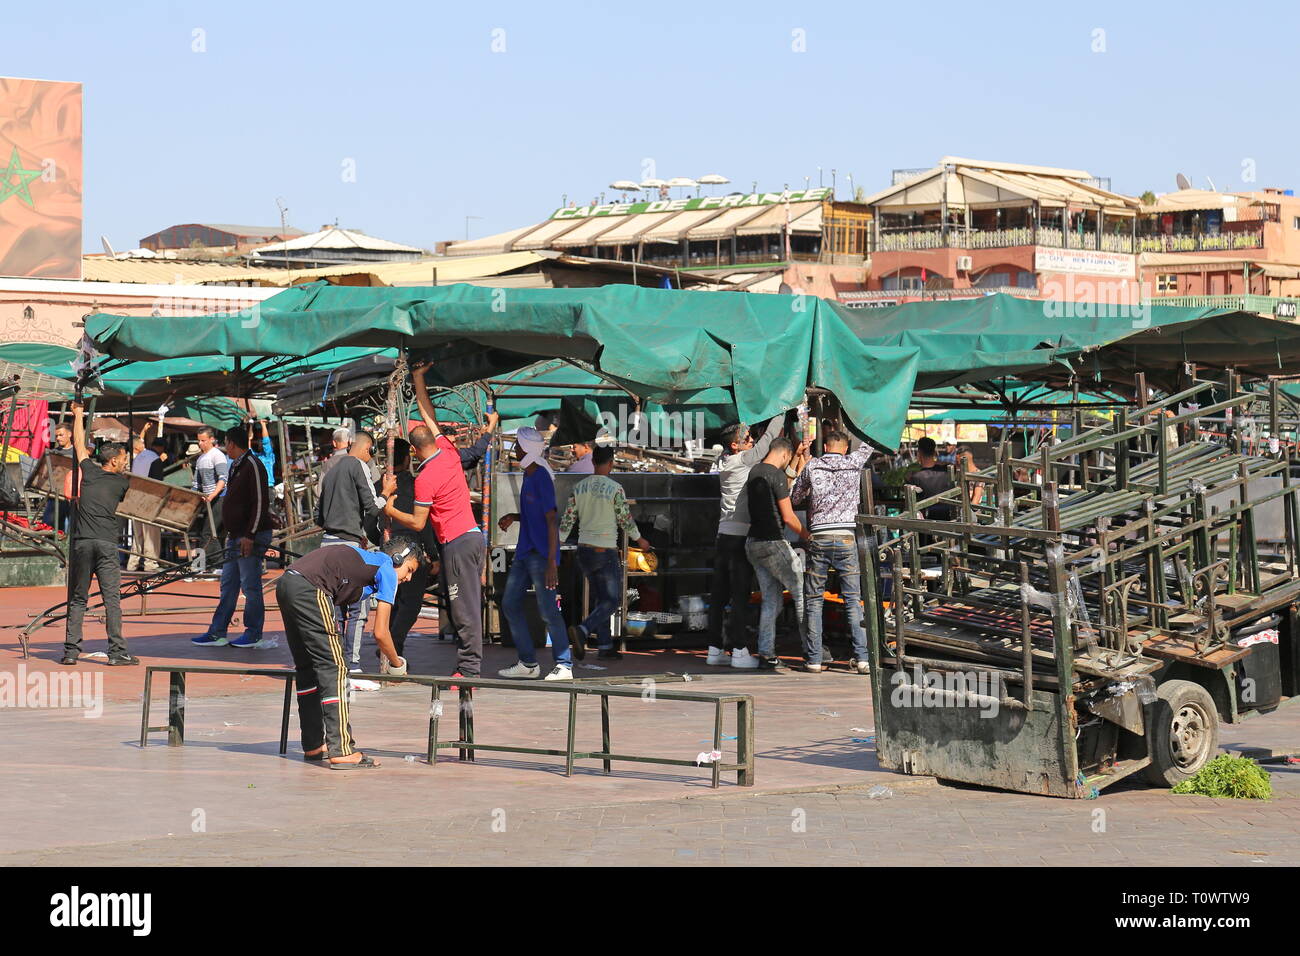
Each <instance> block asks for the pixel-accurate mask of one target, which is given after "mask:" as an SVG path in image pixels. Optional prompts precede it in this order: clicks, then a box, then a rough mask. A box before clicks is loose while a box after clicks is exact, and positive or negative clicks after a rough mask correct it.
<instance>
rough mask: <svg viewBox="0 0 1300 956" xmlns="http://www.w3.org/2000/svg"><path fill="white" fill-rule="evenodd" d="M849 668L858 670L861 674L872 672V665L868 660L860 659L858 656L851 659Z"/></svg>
mask: <svg viewBox="0 0 1300 956" xmlns="http://www.w3.org/2000/svg"><path fill="white" fill-rule="evenodd" d="M849 668H850V669H851V670H855V671H857V672H858V673H859V674H870V673H871V665H870V664H868V663H867V662H866V661H860V660H858V659H857V658H856V657H855V658H854V659H853V660H851V661H849Z"/></svg>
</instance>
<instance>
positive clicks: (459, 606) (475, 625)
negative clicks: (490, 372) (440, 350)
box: [383, 363, 487, 677]
mask: <svg viewBox="0 0 1300 956" xmlns="http://www.w3.org/2000/svg"><path fill="white" fill-rule="evenodd" d="M427 368H428V365H427V364H425V363H421V364H419V365H416V366H415V367H414V368H412V370H411V378H412V379H413V381H414V384H415V399H416V401H417V402H418V403H419V406H420V416H421V417H422V418H423V419H424V425H422V426H419V427H417V428H413V429H411V434H410V441H411V447H412V448H413V449H414V450H415V458H416V460H417V461H418V462H419V466H418V468H417V469H416V475H415V509H414V511H413V512H411V513H409V514H408V513H407V512H404V511H401V510H399V509H398V508H397V507H396V499H397V480H396V478H395V477H392V476H386V477H385V478H384V485H383V488H384V497H385V498H386V499H387V502H386V504H385V505H384V514H386V515H388V517H390V518H391V519H393V521H394V522H395V523H396V524H399V525H403V526H405V527H407V528H409V529H410V530H412V531H419V530H420V529H422V528H423V527H424V526H425V524H426V523H429V524H432V525H433V530H434V533H435V534H437V536H438V543H439V544H440V545H441V546H442V571H441V573H442V576H443V579H444V580H445V581H446V583H447V598H448V610H449V611H450V613H451V619H452V623H453V624H455V625H456V672H455V673H454V674H453V675H452V676H453V677H478V676H479V670H480V667H481V664H482V660H483V584H482V574H483V559H484V556H485V554H486V552H487V542H486V541H485V540H484V538H483V532H482V530H480V528H479V526H478V522H477V521H475V520H474V509H473V506H472V505H471V504H470V498H469V484H468V483H467V482H466V480H465V471H464V469H463V468H461V460H460V454H459V450H458V449H457V448H456V446H455V445H454V444H453V443H452V441H451V439H449V438H448V437H447V436H446V435H444V434H442V432H441V431H439V429H438V421H437V417H436V416H435V414H434V410H433V402H431V401H430V400H429V392H428V389H427V388H426V387H425V384H424V373H425V370H426V369H427Z"/></svg>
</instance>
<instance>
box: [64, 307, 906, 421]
mask: <svg viewBox="0 0 1300 956" xmlns="http://www.w3.org/2000/svg"><path fill="white" fill-rule="evenodd" d="M86 331H87V333H88V334H89V335H90V336H91V337H92V338H93V339H94V340H95V341H96V342H97V343H98V345H99V347H100V348H101V349H103V350H104V351H105V352H106V353H107V354H109V355H112V356H113V357H115V358H120V359H139V360H158V359H160V358H164V357H177V358H181V357H191V356H205V355H218V356H236V355H243V356H255V355H284V356H310V355H314V354H316V353H318V352H320V351H322V350H324V349H328V348H338V347H353V348H406V349H408V350H410V351H411V352H412V354H413V356H414V357H417V358H418V357H427V358H429V359H430V360H431V361H432V362H433V363H434V374H432V375H431V376H430V384H431V385H447V386H450V385H459V384H464V383H466V382H471V381H476V380H481V379H486V378H493V377H496V376H499V375H501V374H503V373H507V372H512V371H515V370H517V369H519V368H521V367H522V366H525V365H527V364H529V363H530V362H532V361H535V360H536V359H538V358H569V359H576V360H579V361H582V362H585V363H588V364H589V365H590V367H591V368H592V369H593V370H594V371H595V372H596V373H598V374H599V375H600V376H601V377H602V378H604V379H607V380H610V381H614V382H616V383H618V384H621V385H623V386H625V387H626V388H627V389H628V390H629V391H631V392H633V393H635V394H636V395H638V396H640V397H642V398H644V399H646V400H648V401H653V402H656V403H659V404H662V405H664V406H666V407H669V408H676V407H678V406H699V405H703V406H712V407H714V408H717V407H720V406H729V407H734V410H735V416H736V417H737V418H738V419H739V420H742V421H747V422H757V421H761V420H763V419H765V418H768V417H770V416H772V415H774V414H776V413H778V412H782V411H784V410H786V409H789V408H792V407H794V406H795V405H797V404H798V403H799V402H801V401H802V400H803V398H804V392H805V389H806V388H807V387H809V386H819V387H822V388H826V389H829V390H830V391H831V392H833V393H834V394H835V395H836V396H837V397H838V398H839V400H840V402H841V404H842V406H843V408H844V411H845V415H846V417H847V419H848V424H850V425H851V426H852V427H853V428H854V429H855V430H856V431H858V432H859V434H863V435H867V436H869V437H871V438H872V439H874V440H875V441H877V442H879V443H880V444H882V445H885V446H890V445H892V444H894V443H896V441H897V439H898V436H899V434H900V432H901V431H902V426H903V418H904V415H905V414H906V409H907V399H908V396H909V395H910V394H911V392H912V385H913V380H914V377H915V375H914V365H915V361H916V354H917V352H916V349H915V348H914V347H910V346H907V347H891V346H880V345H869V344H866V343H864V342H862V341H861V340H859V338H858V337H857V336H856V335H855V334H854V333H853V331H852V330H851V329H850V328H849V327H848V326H847V325H846V324H845V321H844V319H843V318H841V316H840V315H839V313H838V312H837V311H836V310H835V309H833V308H831V307H829V306H828V304H827V303H826V302H824V301H822V300H820V299H817V298H815V297H812V296H776V295H761V294H751V293H741V292H735V293H731V292H681V291H675V290H664V289H641V288H634V287H630V286H618V285H614V286H604V287H602V288H596V289H520V290H505V289H490V288H480V287H477V286H465V285H453V286H439V287H431V288H373V287H364V288H362V287H347V286H332V285H326V284H321V283H317V284H312V285H307V286H297V287H294V288H291V289H286V290H285V291H284V292H282V293H279V294H278V295H276V296H273V297H272V298H270V299H268V300H266V301H265V302H263V303H261V305H260V306H259V307H258V308H257V309H255V310H250V311H246V312H244V313H238V314H233V315H225V316H208V317H205V318H203V319H202V320H197V321H196V320H194V319H192V318H185V317H172V318H161V317H127V316H114V315H95V316H91V317H90V318H89V319H88V320H87V325H86ZM245 361H247V359H245Z"/></svg>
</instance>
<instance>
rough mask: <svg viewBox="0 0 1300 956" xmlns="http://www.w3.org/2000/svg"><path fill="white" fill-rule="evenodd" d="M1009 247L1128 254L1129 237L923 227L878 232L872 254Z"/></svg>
mask: <svg viewBox="0 0 1300 956" xmlns="http://www.w3.org/2000/svg"><path fill="white" fill-rule="evenodd" d="M1013 246H1048V247H1051V248H1054V249H1098V248H1100V249H1101V251H1103V252H1123V253H1132V252H1133V251H1134V249H1133V237H1132V236H1131V235H1127V234H1123V233H1118V234H1117V233H1103V234H1102V236H1101V239H1100V244H1099V243H1098V237H1097V233H1096V232H1095V231H1089V232H1067V233H1065V234H1064V235H1063V234H1062V232H1061V230H1060V229H1059V228H1056V227H1053V226H1039V227H1038V228H1037V229H1033V228H1032V227H1029V226H1020V227H1017V228H1014V229H966V228H963V227H961V226H949V227H948V228H947V230H943V229H941V228H940V227H939V226H925V227H921V228H908V229H882V230H881V231H880V236H879V238H878V239H877V240H876V243H875V249H874V251H876V252H920V251H924V250H927V249H1007V248H1010V247H1013Z"/></svg>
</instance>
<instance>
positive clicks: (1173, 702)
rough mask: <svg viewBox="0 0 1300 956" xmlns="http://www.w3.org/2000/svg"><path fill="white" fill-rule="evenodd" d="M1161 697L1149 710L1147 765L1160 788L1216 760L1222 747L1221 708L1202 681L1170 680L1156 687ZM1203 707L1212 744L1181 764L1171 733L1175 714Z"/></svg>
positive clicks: (1179, 781) (1148, 775)
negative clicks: (1149, 758)
mask: <svg viewBox="0 0 1300 956" xmlns="http://www.w3.org/2000/svg"><path fill="white" fill-rule="evenodd" d="M1156 697H1157V698H1158V699H1157V700H1156V702H1155V703H1154V704H1152V705H1151V709H1150V710H1149V711H1148V715H1149V723H1150V725H1149V727H1148V729H1147V746H1148V748H1149V752H1150V754H1151V763H1150V764H1149V765H1148V766H1147V768H1146V778H1147V780H1148V781H1150V782H1151V783H1153V784H1155V785H1156V786H1160V787H1173V786H1176V785H1177V784H1180V783H1182V782H1183V781H1184V780H1186V779H1188V778H1189V777H1191V776H1193V775H1195V773H1196V771H1198V770H1200V769H1201V768H1202V767H1204V766H1205V765H1206V764H1207V763H1209V762H1210V761H1211V760H1213V759H1214V755H1215V754H1216V753H1217V752H1218V749H1219V711H1218V708H1216V707H1215V706H1214V698H1213V697H1211V696H1210V692H1209V691H1208V690H1206V689H1205V688H1204V687H1202V686H1201V685H1200V684H1197V683H1194V682H1192V681H1189V680H1169V681H1165V682H1164V683H1163V684H1161V685H1160V686H1159V687H1157V688H1156ZM1188 708H1190V709H1192V710H1193V711H1196V710H1199V711H1200V714H1201V715H1202V717H1203V719H1204V722H1205V724H1206V726H1207V732H1208V736H1209V742H1208V746H1203V750H1202V753H1201V756H1200V758H1199V759H1198V760H1196V762H1195V763H1194V764H1191V765H1187V766H1180V765H1179V764H1178V763H1177V762H1176V761H1175V759H1174V754H1173V749H1172V747H1171V746H1170V736H1171V731H1172V729H1173V722H1174V719H1175V715H1177V714H1178V713H1179V712H1180V711H1183V710H1185V709H1188Z"/></svg>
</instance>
